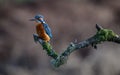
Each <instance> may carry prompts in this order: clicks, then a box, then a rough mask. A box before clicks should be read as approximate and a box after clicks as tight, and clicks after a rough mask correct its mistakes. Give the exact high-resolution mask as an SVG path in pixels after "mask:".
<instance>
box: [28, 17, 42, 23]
mask: <svg viewBox="0 0 120 75" xmlns="http://www.w3.org/2000/svg"><path fill="white" fill-rule="evenodd" d="M30 21H36V22H41V23H43V22H44V17H43V16H42V15H36V16H35V17H34V18H33V19H30Z"/></svg>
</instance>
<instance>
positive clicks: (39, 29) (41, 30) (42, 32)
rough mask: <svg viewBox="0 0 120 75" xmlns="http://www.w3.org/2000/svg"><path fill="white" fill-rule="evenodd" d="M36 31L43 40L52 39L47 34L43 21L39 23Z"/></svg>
mask: <svg viewBox="0 0 120 75" xmlns="http://www.w3.org/2000/svg"><path fill="white" fill-rule="evenodd" d="M36 32H37V34H38V36H39V37H40V38H41V39H42V40H44V41H46V42H48V41H50V37H49V36H48V35H47V34H46V32H45V30H44V27H43V25H42V24H41V23H39V24H37V26H36Z"/></svg>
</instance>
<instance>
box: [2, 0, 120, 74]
mask: <svg viewBox="0 0 120 75" xmlns="http://www.w3.org/2000/svg"><path fill="white" fill-rule="evenodd" d="M36 14H42V15H44V17H45V20H46V22H47V23H48V24H49V26H50V27H51V29H52V33H53V39H52V40H51V43H52V45H53V48H54V49H55V50H56V52H58V53H61V52H63V51H64V50H65V49H66V48H67V46H68V45H69V43H70V42H73V41H74V40H75V39H77V40H78V41H83V40H85V39H87V38H89V37H91V36H92V35H94V34H95V33H96V29H95V24H96V23H97V24H99V25H101V26H103V27H104V28H108V29H112V30H113V31H115V32H116V33H117V34H120V0H0V75H120V45H119V44H116V43H110V42H109V43H108V42H105V43H103V44H100V45H98V49H97V50H95V49H93V48H92V47H88V48H84V49H80V50H78V51H76V52H73V53H72V54H71V55H70V57H69V60H68V62H67V64H65V65H63V66H61V67H60V68H54V67H53V66H52V65H51V64H50V60H51V58H50V57H48V56H47V54H46V52H45V51H44V50H43V49H42V47H41V45H39V44H36V43H35V42H34V40H33V36H32V35H33V33H36V32H35V23H34V22H31V21H29V19H31V18H33V17H34V16H35V15H36Z"/></svg>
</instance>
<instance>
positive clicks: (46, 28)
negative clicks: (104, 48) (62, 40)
mask: <svg viewBox="0 0 120 75" xmlns="http://www.w3.org/2000/svg"><path fill="white" fill-rule="evenodd" d="M43 26H44V29H45V31H46V33H47V34H48V36H49V37H50V38H52V32H51V29H50V27H49V26H48V24H46V23H43Z"/></svg>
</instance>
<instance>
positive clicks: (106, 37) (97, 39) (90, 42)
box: [33, 24, 120, 67]
mask: <svg viewBox="0 0 120 75" xmlns="http://www.w3.org/2000/svg"><path fill="white" fill-rule="evenodd" d="M96 29H97V32H96V34H95V35H93V36H92V37H90V38H88V39H86V40H84V41H82V42H79V43H74V42H71V43H70V44H69V45H68V47H67V48H66V49H65V51H64V52H63V53H61V54H57V53H56V52H55V50H53V48H52V45H51V44H50V42H45V41H44V40H42V39H40V38H38V35H36V34H33V37H34V40H35V42H39V43H40V44H41V45H42V47H43V49H44V50H45V51H46V52H47V55H48V56H50V57H52V58H53V59H52V61H51V62H52V65H54V66H55V67H59V66H61V65H63V64H65V63H66V62H67V60H68V57H69V55H70V54H71V53H72V52H74V51H76V50H80V49H81V48H85V47H88V46H92V47H94V48H95V49H96V48H97V44H101V43H102V42H105V41H109V42H115V43H118V44H120V37H119V36H118V35H117V34H116V33H115V32H113V31H112V30H110V29H104V28H102V27H101V26H100V25H97V24H96Z"/></svg>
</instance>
